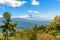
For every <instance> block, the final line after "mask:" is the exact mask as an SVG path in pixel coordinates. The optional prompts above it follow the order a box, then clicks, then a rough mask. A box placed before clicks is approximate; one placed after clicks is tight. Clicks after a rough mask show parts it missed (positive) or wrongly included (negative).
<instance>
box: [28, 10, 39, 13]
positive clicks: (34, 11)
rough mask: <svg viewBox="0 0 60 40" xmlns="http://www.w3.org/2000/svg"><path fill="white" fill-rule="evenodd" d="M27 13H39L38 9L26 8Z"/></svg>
mask: <svg viewBox="0 0 60 40" xmlns="http://www.w3.org/2000/svg"><path fill="white" fill-rule="evenodd" d="M28 12H29V13H40V12H39V11H36V10H28Z"/></svg>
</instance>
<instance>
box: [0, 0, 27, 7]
mask: <svg viewBox="0 0 60 40" xmlns="http://www.w3.org/2000/svg"><path fill="white" fill-rule="evenodd" d="M25 3H27V2H26V1H17V0H0V4H5V5H9V6H11V7H19V6H22V5H23V4H25Z"/></svg>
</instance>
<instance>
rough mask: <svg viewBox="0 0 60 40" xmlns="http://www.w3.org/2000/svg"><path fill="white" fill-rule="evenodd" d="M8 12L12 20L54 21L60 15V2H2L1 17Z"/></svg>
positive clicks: (41, 0)
mask: <svg viewBox="0 0 60 40" xmlns="http://www.w3.org/2000/svg"><path fill="white" fill-rule="evenodd" d="M6 11H8V12H10V13H11V15H12V18H22V19H27V20H53V19H54V17H55V16H57V15H60V0H0V17H2V15H3V13H4V12H6Z"/></svg>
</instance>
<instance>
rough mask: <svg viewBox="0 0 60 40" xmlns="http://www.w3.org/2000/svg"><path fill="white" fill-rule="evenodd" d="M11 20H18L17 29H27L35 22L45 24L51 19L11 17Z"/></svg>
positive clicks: (0, 23) (1, 19)
mask: <svg viewBox="0 0 60 40" xmlns="http://www.w3.org/2000/svg"><path fill="white" fill-rule="evenodd" d="M2 21H3V18H0V25H2V24H3V23H2ZM12 21H13V22H18V25H17V27H16V28H17V29H29V28H33V27H34V25H35V24H37V25H45V24H48V23H50V22H51V21H37V20H27V19H21V18H12Z"/></svg>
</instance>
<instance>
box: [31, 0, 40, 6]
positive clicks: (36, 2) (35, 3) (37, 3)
mask: <svg viewBox="0 0 60 40" xmlns="http://www.w3.org/2000/svg"><path fill="white" fill-rule="evenodd" d="M31 5H39V1H36V0H32V3H31Z"/></svg>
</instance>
